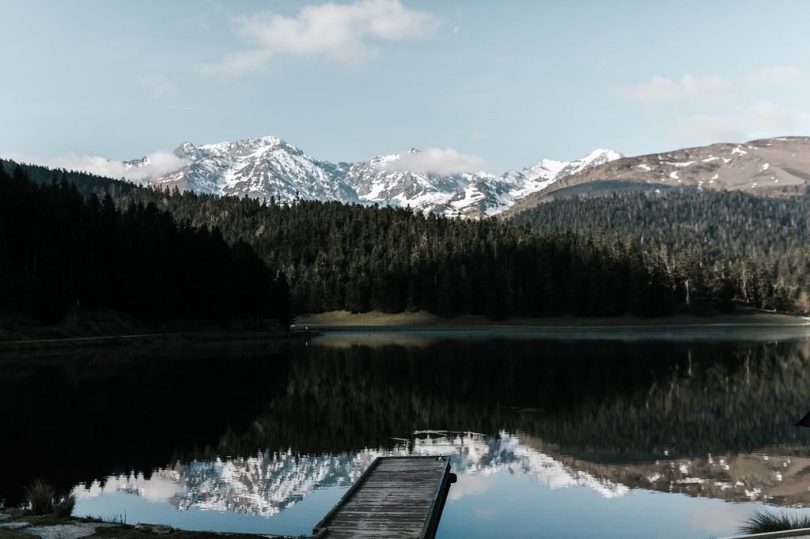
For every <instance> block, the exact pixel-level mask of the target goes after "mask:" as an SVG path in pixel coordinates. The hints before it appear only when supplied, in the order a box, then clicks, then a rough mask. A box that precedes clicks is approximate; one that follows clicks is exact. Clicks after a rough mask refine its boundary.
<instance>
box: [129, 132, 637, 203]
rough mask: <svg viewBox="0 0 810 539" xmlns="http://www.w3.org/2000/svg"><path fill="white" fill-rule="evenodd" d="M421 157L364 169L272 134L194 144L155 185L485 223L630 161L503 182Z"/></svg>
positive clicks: (592, 160)
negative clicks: (433, 165)
mask: <svg viewBox="0 0 810 539" xmlns="http://www.w3.org/2000/svg"><path fill="white" fill-rule="evenodd" d="M419 152H420V150H417V149H411V150H410V151H409V152H406V153H403V154H392V155H384V156H377V157H374V158H372V159H369V160H368V161H362V162H357V163H332V162H329V161H322V160H318V159H316V158H314V157H312V156H310V155H308V154H306V153H305V152H303V151H302V150H301V149H299V148H297V147H295V146H293V145H291V144H289V143H287V142H285V141H284V140H282V139H280V138H277V137H271V136H268V137H260V138H253V139H244V140H239V141H236V142H220V143H216V144H205V145H201V146H195V145H194V144H191V143H188V142H186V143H183V144H181V145H180V146H179V147H178V148H177V149H175V150H174V154H175V155H176V156H177V157H180V158H182V159H183V160H185V163H186V164H185V166H183V167H182V168H180V169H178V170H175V171H173V172H170V173H168V174H165V175H163V176H160V177H157V178H152V179H151V180H149V183H151V184H152V185H156V186H159V187H161V188H174V187H177V188H179V189H180V190H187V189H188V190H192V191H194V192H197V193H206V194H217V195H234V196H249V197H253V198H258V199H262V200H270V199H271V198H272V199H275V200H276V201H279V202H284V201H291V200H295V199H297V198H302V199H313V200H324V201H326V200H336V201H340V202H345V203H363V204H380V205H390V206H399V207H406V206H409V207H411V208H413V209H414V210H417V211H421V212H432V213H437V214H441V215H445V216H460V217H466V218H480V217H487V216H492V215H495V214H498V213H500V212H502V211H504V210H506V209H507V208H509V207H510V206H512V205H513V204H514V203H515V202H517V201H518V200H520V199H522V198H523V197H525V196H527V195H529V194H531V193H534V192H536V191H539V190H541V189H543V188H545V187H547V186H548V185H550V184H551V183H553V182H555V181H557V180H559V179H560V178H563V177H566V176H568V175H571V174H576V173H579V172H582V171H584V170H587V169H589V168H592V167H595V166H598V165H601V164H604V163H608V162H610V161H612V160H615V159H619V158H620V157H622V156H621V154H619V153H617V152H614V151H612V150H603V149H598V150H594V151H593V152H591V153H589V154H588V155H586V156H584V157H583V158H581V159H578V160H575V161H554V160H549V159H544V160H542V161H540V162H538V163H536V164H535V165H533V166H530V167H526V168H523V169H521V170H515V171H509V172H507V173H505V174H502V175H500V176H497V175H494V174H491V173H488V172H485V171H477V172H455V173H441V172H434V171H430V170H412V169H409V168H408V167H407V161H408V159H407V157H409V156H410V157H412V155H411V154H418V153H419ZM126 164H127V166H130V167H141V166H144V165H148V164H149V159H148V158H142V159H136V160H133V161H128V162H127V163H126Z"/></svg>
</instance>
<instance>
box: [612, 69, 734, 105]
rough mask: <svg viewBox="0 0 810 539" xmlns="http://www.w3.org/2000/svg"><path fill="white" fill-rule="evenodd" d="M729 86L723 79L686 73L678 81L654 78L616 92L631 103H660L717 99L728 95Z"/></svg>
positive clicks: (623, 87) (621, 88) (659, 77)
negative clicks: (685, 99)
mask: <svg viewBox="0 0 810 539" xmlns="http://www.w3.org/2000/svg"><path fill="white" fill-rule="evenodd" d="M730 86H731V85H730V83H729V82H728V81H727V80H726V79H724V78H723V77H718V76H714V75H711V76H706V77H697V76H695V75H691V74H689V73H687V74H686V75H684V76H683V77H681V79H680V80H672V79H668V78H666V77H661V76H655V77H653V78H652V79H650V81H649V82H645V83H642V84H634V85H629V86H622V87H620V88H619V89H618V92H619V95H621V96H622V97H624V98H625V99H629V100H631V101H639V102H641V103H660V102H664V101H673V100H675V99H684V98H698V99H709V100H710V99H719V98H721V97H723V96H725V95H726V94H727V93H728V91H729V88H730Z"/></svg>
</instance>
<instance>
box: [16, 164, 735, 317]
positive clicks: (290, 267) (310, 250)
mask: <svg viewBox="0 0 810 539" xmlns="http://www.w3.org/2000/svg"><path fill="white" fill-rule="evenodd" d="M28 170H29V173H30V174H31V177H32V178H33V179H35V180H36V181H39V182H49V181H52V179H53V178H57V179H58V181H62V179H64V180H65V181H69V182H71V183H74V184H76V185H77V187H78V189H79V190H80V191H81V192H83V193H84V194H85V196H91V195H92V194H97V195H102V196H103V195H104V194H105V193H109V194H110V198H112V199H113V201H114V202H115V204H116V206H117V207H118V208H121V209H126V208H129V207H131V206H132V205H133V204H135V205H138V204H144V205H148V204H149V203H152V204H154V205H155V207H156V208H158V209H160V210H165V211H167V212H168V213H170V214H171V215H173V216H174V218H175V220H176V221H177V222H178V223H179V224H180V225H182V226H183V227H186V226H187V227H191V228H192V229H206V228H215V229H217V230H219V231H220V232H221V233H222V235H223V237H224V238H225V239H226V240H227V241H228V242H231V243H237V242H240V241H241V242H245V243H247V244H249V245H250V246H251V247H252V248H253V249H254V250H255V252H256V253H257V254H258V255H259V257H260V258H261V259H262V260H264V261H265V263H266V264H267V265H268V267H270V268H274V269H278V270H281V271H283V273H284V274H285V276H286V277H287V279H288V281H289V285H290V288H291V290H292V299H293V305H294V310H295V311H296V312H299V313H301V312H318V311H324V310H332V309H347V310H351V311H367V310H371V309H379V310H382V311H386V312H400V311H404V310H427V311H430V312H435V313H439V314H442V315H453V314H461V313H472V314H485V315H488V316H490V317H493V318H503V317H508V316H512V315H533V316H543V315H569V314H573V315H616V314H623V313H638V314H646V315H652V314H664V313H669V312H674V311H679V310H683V309H686V308H688V309H690V310H710V309H716V308H726V307H728V306H729V304H730V301H731V297H730V295H729V290H730V288H731V284H730V283H728V282H726V280H725V276H724V274H723V273H722V272H714V271H708V270H706V269H705V268H701V267H699V266H695V267H691V266H690V267H688V268H687V267H684V268H671V267H667V266H666V265H665V264H664V263H663V262H664V261H662V260H659V259H657V258H655V257H654V256H650V255H648V254H646V253H644V252H643V251H642V250H640V249H638V248H637V247H636V246H634V245H632V244H630V243H627V242H623V241H613V240H611V241H594V240H592V239H590V238H587V237H579V236H575V235H571V234H556V233H553V234H547V233H533V232H528V231H526V230H523V229H520V228H517V227H514V226H512V225H510V224H508V223H503V222H499V221H496V220H485V221H462V220H456V219H445V218H439V217H436V216H432V215H431V216H423V215H421V214H417V213H414V212H412V211H410V210H407V209H392V208H376V207H363V206H359V205H345V204H340V203H320V202H304V201H299V202H296V203H294V204H291V205H280V204H275V203H273V202H272V201H271V202H270V203H269V204H266V205H265V204H262V203H260V202H257V201H255V200H250V199H245V198H236V197H215V196H206V195H195V194H192V193H188V192H187V193H179V192H176V191H175V192H172V193H168V192H162V191H158V190H154V189H145V188H133V187H132V186H131V185H128V184H123V183H121V182H115V181H112V180H108V179H103V178H97V177H93V176H88V175H83V174H77V173H69V174H66V175H63V174H62V173H61V172H59V171H55V172H52V173H51V172H50V171H47V170H46V169H43V168H40V167H30V168H29V169H28ZM690 280H691V284H690V285H688V286H689V291H688V293H687V289H686V288H687V284H686V282H687V281H690ZM167 286H168V285H167ZM204 289H205V287H204V286H202V287H201V290H204ZM201 293H202V292H201ZM687 299H688V305H686V303H687Z"/></svg>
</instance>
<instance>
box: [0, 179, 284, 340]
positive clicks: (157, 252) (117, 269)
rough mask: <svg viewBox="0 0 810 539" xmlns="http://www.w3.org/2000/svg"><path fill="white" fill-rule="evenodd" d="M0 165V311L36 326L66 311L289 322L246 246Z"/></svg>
mask: <svg viewBox="0 0 810 539" xmlns="http://www.w3.org/2000/svg"><path fill="white" fill-rule="evenodd" d="M8 168H9V167H0V276H1V277H0V314H2V315H5V316H9V315H10V316H20V315H22V316H28V317H32V318H33V319H35V320H38V321H39V322H40V323H43V324H49V323H54V322H58V321H59V320H60V319H61V318H62V317H63V316H64V315H65V314H66V313H67V312H68V311H69V310H71V309H73V308H86V309H114V310H115V311H118V312H121V313H125V314H128V315H130V316H133V317H135V318H136V319H137V320H139V321H144V322H155V323H162V322H166V321H172V320H178V319H206V320H211V321H218V322H223V323H224V322H228V321H229V320H231V319H240V320H260V319H266V318H272V319H278V320H280V321H282V322H287V321H288V320H289V319H290V316H291V315H290V301H289V290H288V289H287V285H286V281H285V279H284V277H283V275H282V276H279V277H278V278H277V276H276V272H275V270H273V269H271V267H270V266H267V265H266V264H264V263H263V262H262V261H261V260H259V259H258V258H257V257H256V255H255V253H254V252H253V250H252V249H251V248H250V246H248V245H247V244H245V243H243V242H233V243H232V244H231V245H229V244H228V242H226V241H225V240H224V239H223V237H222V235H221V234H220V233H219V231H217V230H209V229H208V228H205V227H195V228H192V227H189V226H183V225H178V224H177V223H176V222H175V220H174V219H173V218H172V216H171V215H170V214H168V213H166V212H165V211H161V210H159V209H158V208H157V207H156V206H155V205H154V204H150V203H149V202H148V201H145V200H144V201H131V203H127V204H125V205H121V204H118V205H116V203H115V202H114V201H113V198H112V197H111V196H110V195H104V196H102V197H98V196H95V195H91V194H89V192H88V191H87V190H85V193H86V194H87V195H88V196H87V197H83V196H82V195H81V194H80V193H79V191H78V190H76V189H75V188H74V187H73V186H71V185H70V184H69V183H68V182H67V181H62V180H64V178H59V180H60V181H58V182H57V181H56V180H57V178H56V177H55V176H51V179H52V180H54V181H53V183H50V182H49V183H48V184H47V185H36V184H34V183H31V182H30V181H29V177H28V175H27V173H26V171H25V170H23V169H22V168H20V167H17V168H15V169H13V172H12V173H11V174H9V173H8V172H7V169H8ZM40 172H42V170H40ZM41 179H44V177H43V178H41ZM102 184H103V182H100V183H99V185H102Z"/></svg>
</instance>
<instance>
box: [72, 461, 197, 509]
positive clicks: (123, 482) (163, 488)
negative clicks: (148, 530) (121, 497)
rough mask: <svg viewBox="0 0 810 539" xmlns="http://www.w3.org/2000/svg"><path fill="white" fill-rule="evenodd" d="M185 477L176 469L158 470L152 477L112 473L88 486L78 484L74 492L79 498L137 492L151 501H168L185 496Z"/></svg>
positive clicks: (141, 474) (140, 474)
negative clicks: (102, 480)
mask: <svg viewBox="0 0 810 539" xmlns="http://www.w3.org/2000/svg"><path fill="white" fill-rule="evenodd" d="M182 480H183V478H182V477H181V476H180V474H178V473H177V472H175V471H174V470H170V469H169V470H164V469H161V470H158V471H156V472H155V473H154V474H152V477H150V478H149V479H146V478H145V477H144V475H143V473H139V474H137V475H135V474H130V475H128V476H126V475H111V476H109V477H107V478H106V479H105V480H104V484H103V485H102V483H101V482H100V481H98V480H96V481H93V482H92V483H91V484H90V486H89V487H88V488H85V487H84V485H78V486H76V487H75V488H74V489H73V494H75V495H76V496H77V497H79V498H92V497H97V496H102V495H104V494H113V493H116V492H128V493H130V494H137V495H138V496H141V497H143V498H144V499H146V500H148V501H150V502H156V503H157V502H168V501H171V500H173V499H175V498H176V497H178V496H183V495H184V493H185V492H186V487H185V485H184V484H183V482H182Z"/></svg>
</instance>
